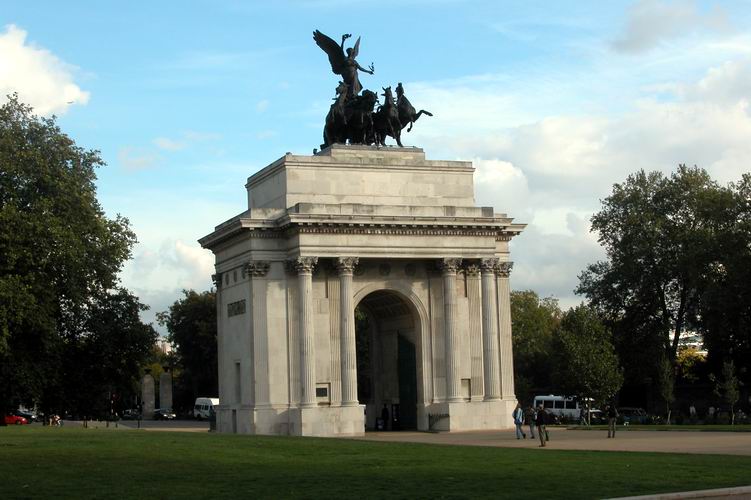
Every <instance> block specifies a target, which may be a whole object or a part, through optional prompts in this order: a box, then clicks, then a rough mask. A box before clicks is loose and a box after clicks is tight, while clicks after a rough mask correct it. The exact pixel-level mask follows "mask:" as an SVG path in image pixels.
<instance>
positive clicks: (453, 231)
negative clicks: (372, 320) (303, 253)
mask: <svg viewBox="0 0 751 500" xmlns="http://www.w3.org/2000/svg"><path fill="white" fill-rule="evenodd" d="M287 234H288V235H289V236H292V235H295V234H357V235H361V234H374V235H395V236H421V235H423V236H492V237H494V238H496V240H498V241H501V239H502V238H505V240H504V241H506V240H510V239H511V236H505V235H504V233H501V232H499V231H498V230H493V229H478V228H456V227H428V226H415V227H389V226H332V225H325V226H324V225H316V226H293V227H290V228H289V229H287Z"/></svg>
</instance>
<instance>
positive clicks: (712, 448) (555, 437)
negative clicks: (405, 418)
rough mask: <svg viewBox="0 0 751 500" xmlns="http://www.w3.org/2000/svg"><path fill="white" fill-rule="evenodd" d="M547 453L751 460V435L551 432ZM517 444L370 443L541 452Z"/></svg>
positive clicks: (373, 435)
mask: <svg viewBox="0 0 751 500" xmlns="http://www.w3.org/2000/svg"><path fill="white" fill-rule="evenodd" d="M549 432H550V441H549V442H548V443H547V444H548V446H547V447H546V448H544V449H546V450H601V451H655V452H664V453H708V454H719V455H749V456H751V432H692V431H622V432H619V433H618V434H617V435H616V438H615V439H608V438H607V431H579V430H567V429H562V428H561V429H559V428H550V431H549ZM527 437H528V439H519V440H517V439H516V437H515V436H514V431H513V430H510V431H499V432H487V431H473V432H452V433H447V432H440V433H428V432H408V431H405V432H368V433H367V434H366V435H365V437H363V438H355V439H364V440H366V441H397V442H412V443H432V444H453V445H469V446H499V447H503V448H537V447H538V446H539V444H540V441H539V440H537V439H535V440H533V439H529V434H527Z"/></svg>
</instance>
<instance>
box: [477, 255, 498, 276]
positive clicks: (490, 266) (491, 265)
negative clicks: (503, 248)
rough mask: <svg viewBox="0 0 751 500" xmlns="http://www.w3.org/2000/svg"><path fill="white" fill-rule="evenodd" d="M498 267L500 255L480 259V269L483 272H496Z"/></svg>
mask: <svg viewBox="0 0 751 500" xmlns="http://www.w3.org/2000/svg"><path fill="white" fill-rule="evenodd" d="M496 267H498V257H492V258H489V259H480V269H482V272H483V273H486V274H487V273H490V274H493V273H495V269H496Z"/></svg>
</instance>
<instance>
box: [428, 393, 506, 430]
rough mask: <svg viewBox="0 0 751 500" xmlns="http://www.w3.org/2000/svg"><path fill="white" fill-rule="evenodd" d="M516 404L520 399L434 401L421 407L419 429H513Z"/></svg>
mask: <svg viewBox="0 0 751 500" xmlns="http://www.w3.org/2000/svg"><path fill="white" fill-rule="evenodd" d="M515 407H516V399H502V400H499V401H465V402H461V403H434V404H432V405H428V406H426V407H425V408H423V409H422V411H418V429H420V430H431V431H445V432H449V431H480V430H502V429H511V428H513V427H514V419H513V417H512V413H513V411H514V408H515Z"/></svg>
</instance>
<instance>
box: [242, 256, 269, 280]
mask: <svg viewBox="0 0 751 500" xmlns="http://www.w3.org/2000/svg"><path fill="white" fill-rule="evenodd" d="M270 266H271V263H270V262H269V261H266V260H251V261H250V262H248V263H247V264H245V266H244V267H243V272H247V273H248V274H249V275H250V276H253V277H261V276H266V273H268V272H269V267H270Z"/></svg>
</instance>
